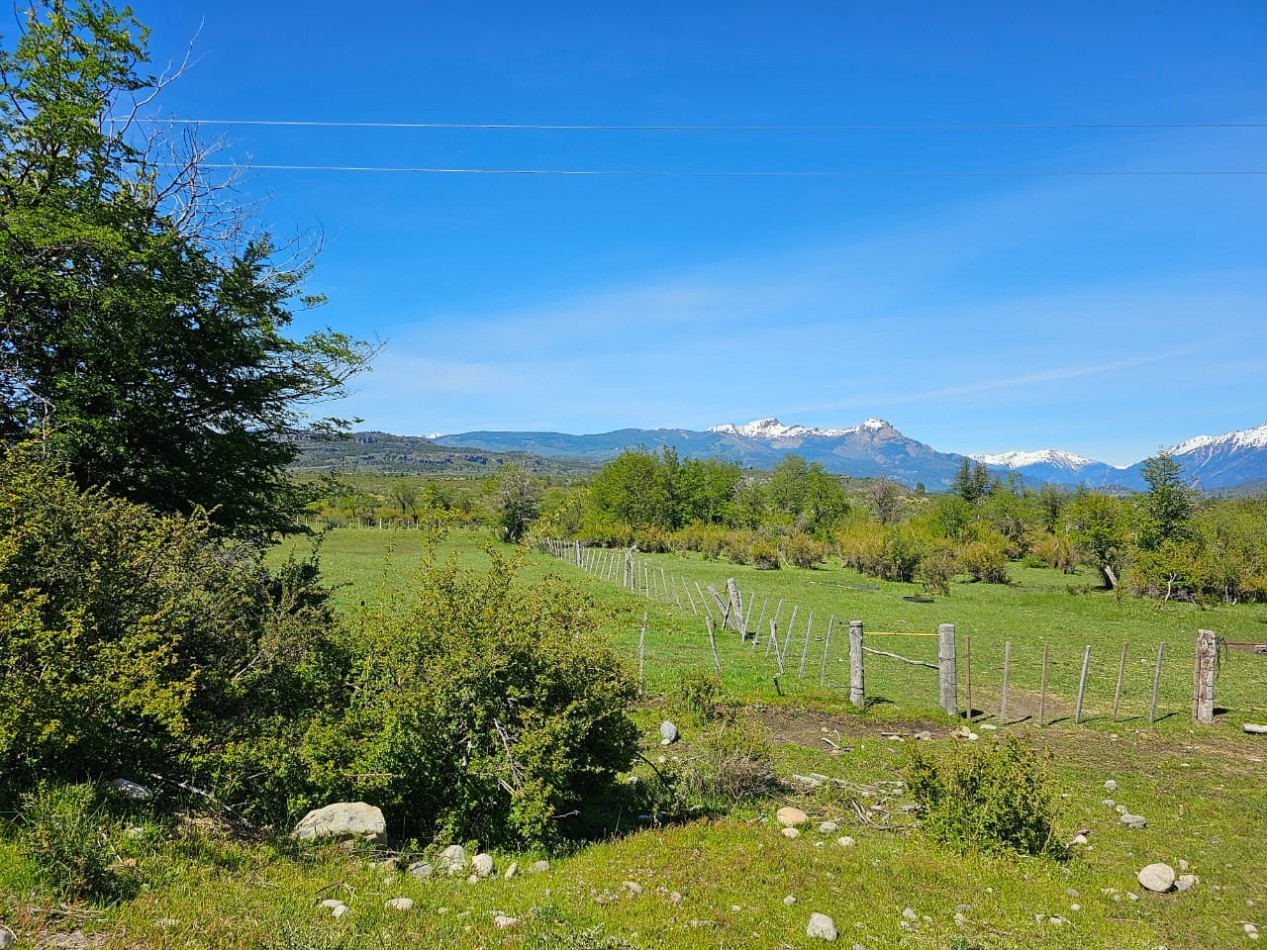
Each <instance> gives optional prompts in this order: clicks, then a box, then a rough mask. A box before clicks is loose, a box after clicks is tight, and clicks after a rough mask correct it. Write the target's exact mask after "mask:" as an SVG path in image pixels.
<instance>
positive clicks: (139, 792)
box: [110, 778, 154, 802]
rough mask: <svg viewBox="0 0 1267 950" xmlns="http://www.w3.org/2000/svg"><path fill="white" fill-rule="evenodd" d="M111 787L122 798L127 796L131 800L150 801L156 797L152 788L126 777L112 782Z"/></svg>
mask: <svg viewBox="0 0 1267 950" xmlns="http://www.w3.org/2000/svg"><path fill="white" fill-rule="evenodd" d="M110 789H111V791H113V792H114V793H115V794H116V795H118V796H119V797H120V798H126V799H128V800H129V801H134V802H148V801H151V800H152V799H153V798H154V793H153V792H152V791H150V789H148V788H146V787H145V786H144V785H140V784H138V783H137V782H133V781H130V780H129V779H126V778H117V779H115V780H114V781H113V782H111V783H110Z"/></svg>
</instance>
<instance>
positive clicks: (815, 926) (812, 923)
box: [805, 913, 837, 943]
mask: <svg viewBox="0 0 1267 950" xmlns="http://www.w3.org/2000/svg"><path fill="white" fill-rule="evenodd" d="M805 936H807V937H817V938H818V939H819V940H826V941H828V942H829V943H830V942H831V941H833V940H835V939H836V936H837V935H836V922H835V921H834V920H832V919H831V918H830V917H828V916H827V915H826V914H817V913H815V914H810V915H809V925H808V926H807V927H806V928H805Z"/></svg>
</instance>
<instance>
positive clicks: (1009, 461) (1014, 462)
mask: <svg viewBox="0 0 1267 950" xmlns="http://www.w3.org/2000/svg"><path fill="white" fill-rule="evenodd" d="M971 457H972V458H974V459H976V460H977V461H978V462H984V463H985V464H986V465H1003V466H1006V467H1007V468H1024V467H1025V466H1027V465H1056V466H1058V467H1060V468H1068V469H1074V470H1076V469H1080V468H1085V467H1086V466H1088V465H1095V464H1096V461H1095V459H1089V458H1086V457H1085V456H1082V455H1074V454H1073V453H1072V452H1062V451H1061V450H1060V449H1039V450H1038V451H1037V452H1000V453H999V454H997V455H973V456H971Z"/></svg>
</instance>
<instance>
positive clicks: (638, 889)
mask: <svg viewBox="0 0 1267 950" xmlns="http://www.w3.org/2000/svg"><path fill="white" fill-rule="evenodd" d="M620 886H621V887H623V888H624V889H625V890H627V891H628V892H629V893H630V894H641V893H642V885H641V884H639V883H638V882H637V881H625V883H624V884H622V885H620Z"/></svg>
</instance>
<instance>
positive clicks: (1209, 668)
mask: <svg viewBox="0 0 1267 950" xmlns="http://www.w3.org/2000/svg"><path fill="white" fill-rule="evenodd" d="M1218 660H1219V635H1218V634H1217V633H1215V632H1214V631H1213V630H1198V631H1197V663H1196V672H1195V674H1194V680H1193V687H1192V718H1193V719H1194V720H1195V721H1197V722H1202V723H1211V722H1214V671H1215V669H1216V668H1217V666H1218Z"/></svg>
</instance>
